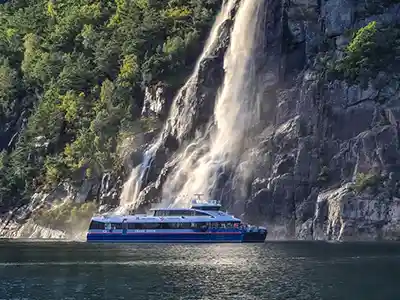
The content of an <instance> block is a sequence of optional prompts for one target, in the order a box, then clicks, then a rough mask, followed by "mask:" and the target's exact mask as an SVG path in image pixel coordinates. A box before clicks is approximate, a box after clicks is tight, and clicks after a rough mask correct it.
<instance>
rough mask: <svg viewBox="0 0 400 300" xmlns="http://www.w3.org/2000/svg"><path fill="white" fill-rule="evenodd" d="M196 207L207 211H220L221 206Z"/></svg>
mask: <svg viewBox="0 0 400 300" xmlns="http://www.w3.org/2000/svg"><path fill="white" fill-rule="evenodd" d="M196 209H199V210H205V211H219V210H220V206H196Z"/></svg>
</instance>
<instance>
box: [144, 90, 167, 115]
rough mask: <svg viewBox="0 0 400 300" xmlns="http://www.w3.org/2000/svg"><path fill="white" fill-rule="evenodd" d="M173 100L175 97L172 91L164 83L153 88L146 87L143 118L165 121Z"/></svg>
mask: <svg viewBox="0 0 400 300" xmlns="http://www.w3.org/2000/svg"><path fill="white" fill-rule="evenodd" d="M172 98H173V95H172V94H171V91H170V90H169V89H168V87H167V86H165V85H164V84H162V83H158V84H157V85H155V86H152V87H146V88H145V96H144V103H143V109H142V116H143V117H157V118H160V119H165V117H166V116H167V113H168V109H169V106H170V105H171V102H172Z"/></svg>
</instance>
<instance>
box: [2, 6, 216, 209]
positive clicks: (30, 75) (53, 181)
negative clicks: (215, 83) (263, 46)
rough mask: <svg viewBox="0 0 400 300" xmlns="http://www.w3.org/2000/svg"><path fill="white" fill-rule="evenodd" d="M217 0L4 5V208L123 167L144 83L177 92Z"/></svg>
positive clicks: (137, 124) (146, 122) (141, 125)
mask: <svg viewBox="0 0 400 300" xmlns="http://www.w3.org/2000/svg"><path fill="white" fill-rule="evenodd" d="M220 4H221V0H92V1H90V0H85V1H83V0H14V1H9V2H7V3H6V4H1V5H0V211H5V210H8V209H9V208H10V207H14V206H16V205H20V204H23V203H26V201H28V200H29V198H30V196H31V195H32V194H33V193H34V192H36V191H38V190H49V189H52V188H54V186H56V185H57V184H59V183H60V182H62V181H64V180H72V178H74V176H76V174H80V176H81V177H82V176H84V177H86V178H93V177H96V176H97V177H100V176H101V174H102V173H103V172H104V171H105V170H114V171H115V170H117V169H118V168H121V164H122V162H121V158H120V157H119V156H118V155H117V149H118V146H119V145H120V143H121V140H122V139H123V138H124V137H126V136H128V135H130V134H135V132H140V131H143V130H148V129H149V127H151V126H155V125H153V124H154V123H155V122H153V120H150V119H145V118H141V117H140V113H141V109H142V105H143V98H144V87H146V86H152V85H154V84H157V83H159V82H162V83H163V84H165V85H167V86H168V87H169V88H170V89H171V90H172V91H174V90H176V89H177V88H178V87H179V86H180V85H181V84H182V83H183V81H184V80H185V78H186V77H187V76H188V74H189V73H190V71H191V70H192V68H193V65H194V63H195V61H196V59H197V57H198V55H199V53H200V52H201V49H202V46H203V43H204V40H205V37H206V36H207V34H208V31H209V29H210V27H211V25H212V23H213V20H214V18H215V15H216V12H217V11H218V9H219V7H220Z"/></svg>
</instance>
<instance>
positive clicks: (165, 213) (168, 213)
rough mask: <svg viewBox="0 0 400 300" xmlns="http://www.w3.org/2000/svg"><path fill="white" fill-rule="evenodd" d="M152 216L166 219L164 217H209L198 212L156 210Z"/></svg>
mask: <svg viewBox="0 0 400 300" xmlns="http://www.w3.org/2000/svg"><path fill="white" fill-rule="evenodd" d="M154 216H156V217H166V216H176V217H180V216H185V217H188V216H210V215H209V214H206V213H203V212H200V211H194V210H156V211H155V212H154Z"/></svg>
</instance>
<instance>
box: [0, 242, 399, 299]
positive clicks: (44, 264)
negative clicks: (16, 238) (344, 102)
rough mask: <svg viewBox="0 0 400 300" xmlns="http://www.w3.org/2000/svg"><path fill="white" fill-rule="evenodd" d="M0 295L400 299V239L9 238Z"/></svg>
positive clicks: (0, 246) (0, 261)
mask: <svg viewBox="0 0 400 300" xmlns="http://www.w3.org/2000/svg"><path fill="white" fill-rule="evenodd" d="M0 299H1V300H2V299H7V300H10V299H18V300H22V299H35V300H50V299H56V300H67V299H68V300H75V299H90V300H91V299H129V300H136V299H137V300H142V299H143V300H144V299H146V300H147V299H174V300H175V299H193V300H194V299H196V300H197V299H241V300H242V299H263V300H264V299H265V300H269V299H271V300H272V299H273V300H275V299H282V300H283V299H285V300H287V299H293V300H294V299H296V300H299V299H300V300H301V299H310V300H317V299H338V300H339V299H340V300H347V299H348V300H399V299H400V244H395V243H393V244H380V243H375V244H374V243H348V244H334V243H308V242H274V243H266V244H217V245H215V244H211V245H210V244H207V245H196V244H186V245H166V244H165V245H164V244H157V245H148V244H140V245H131V244H122V245H118V244H105V245H98V244H86V243H59V242H10V241H4V242H0Z"/></svg>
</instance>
